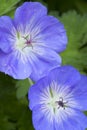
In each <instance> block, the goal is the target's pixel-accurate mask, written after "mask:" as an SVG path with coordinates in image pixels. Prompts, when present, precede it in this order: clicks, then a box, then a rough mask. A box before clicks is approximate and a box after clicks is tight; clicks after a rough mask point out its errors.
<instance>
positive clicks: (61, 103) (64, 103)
mask: <svg viewBox="0 0 87 130" xmlns="http://www.w3.org/2000/svg"><path fill="white" fill-rule="evenodd" d="M55 103H57V104H58V109H59V108H60V107H62V108H64V109H65V107H67V105H66V104H67V103H68V101H65V102H64V101H63V98H62V97H60V98H59V101H56V102H55Z"/></svg>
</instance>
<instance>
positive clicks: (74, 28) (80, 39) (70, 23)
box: [60, 11, 87, 73]
mask: <svg viewBox="0 0 87 130" xmlns="http://www.w3.org/2000/svg"><path fill="white" fill-rule="evenodd" d="M60 20H61V22H62V23H63V24H64V26H65V29H66V32H67V36H68V46H67V48H66V50H65V51H64V52H63V53H61V56H62V58H63V64H66V65H72V66H74V67H76V68H77V69H79V70H80V71H81V72H83V73H84V72H85V71H84V69H86V68H87V46H85V47H83V46H84V45H85V44H87V16H86V15H84V16H82V15H79V14H77V13H76V12H75V11H70V12H68V13H65V14H63V15H62V17H60Z"/></svg>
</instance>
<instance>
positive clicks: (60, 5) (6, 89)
mask: <svg viewBox="0 0 87 130" xmlns="http://www.w3.org/2000/svg"><path fill="white" fill-rule="evenodd" d="M25 1H28V0H0V16H2V15H9V16H10V17H14V11H15V10H16V8H17V7H18V6H20V5H21V4H22V3H23V2H25ZM32 1H38V2H41V3H42V4H44V5H45V6H47V8H48V13H49V14H50V15H54V16H55V17H57V18H58V19H60V21H61V22H62V23H63V24H64V26H65V28H66V31H67V36H68V46H67V49H66V51H64V52H63V53H62V54H61V56H62V59H63V65H64V64H68V65H73V66H74V67H76V68H77V69H78V70H79V71H80V72H81V73H84V74H87V0H32ZM29 86H30V84H29V82H28V79H26V80H20V81H19V80H14V79H13V78H11V77H9V76H8V75H5V74H3V73H0V130H34V128H33V126H32V120H31V112H30V110H29V108H28V100H27V92H28V89H29ZM85 113H86V112H85Z"/></svg>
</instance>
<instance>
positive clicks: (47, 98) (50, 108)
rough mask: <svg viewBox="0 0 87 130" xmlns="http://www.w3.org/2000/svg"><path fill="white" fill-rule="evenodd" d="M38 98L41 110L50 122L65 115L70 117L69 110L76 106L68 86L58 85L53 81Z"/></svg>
mask: <svg viewBox="0 0 87 130" xmlns="http://www.w3.org/2000/svg"><path fill="white" fill-rule="evenodd" d="M40 96H41V100H40V103H41V104H43V105H42V109H41V110H42V112H43V113H45V114H46V116H47V118H48V119H50V120H51V121H52V119H53V118H57V120H58V121H59V120H61V117H62V116H63V115H64V116H65V115H66V113H68V115H72V114H73V112H72V113H71V109H70V108H73V107H75V106H76V105H77V102H76V101H75V99H74V97H73V93H72V92H70V89H69V86H62V85H58V84H57V83H56V82H55V81H53V82H52V83H51V84H50V86H47V87H46V88H45V89H44V90H43V93H42V94H41V95H40Z"/></svg>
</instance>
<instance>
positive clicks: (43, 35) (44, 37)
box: [31, 16, 68, 52]
mask: <svg viewBox="0 0 87 130" xmlns="http://www.w3.org/2000/svg"><path fill="white" fill-rule="evenodd" d="M31 32H32V34H33V33H34V32H36V33H35V35H34V37H33V39H34V40H35V41H37V42H36V43H37V44H38V45H41V46H44V47H47V48H51V49H53V50H54V51H56V52H61V51H64V50H65V48H66V45H67V42H68V40H67V36H66V31H65V29H64V26H63V24H62V23H61V22H60V21H59V20H58V19H57V18H55V17H53V16H43V17H42V18H41V19H40V20H38V21H37V23H36V25H35V26H34V28H33V29H32V31H31Z"/></svg>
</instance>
